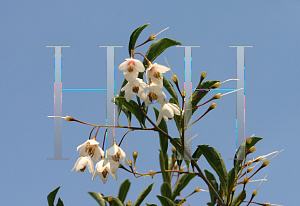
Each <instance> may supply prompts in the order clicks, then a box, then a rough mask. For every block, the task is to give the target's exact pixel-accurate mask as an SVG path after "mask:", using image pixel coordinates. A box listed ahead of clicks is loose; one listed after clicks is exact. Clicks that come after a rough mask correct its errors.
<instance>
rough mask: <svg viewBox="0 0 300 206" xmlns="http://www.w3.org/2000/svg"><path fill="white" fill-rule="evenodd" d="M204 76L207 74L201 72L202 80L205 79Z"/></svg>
mask: <svg viewBox="0 0 300 206" xmlns="http://www.w3.org/2000/svg"><path fill="white" fill-rule="evenodd" d="M206 75H207V72H205V71H202V72H201V79H204V78H205V77H206Z"/></svg>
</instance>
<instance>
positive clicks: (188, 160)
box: [171, 138, 191, 171]
mask: <svg viewBox="0 0 300 206" xmlns="http://www.w3.org/2000/svg"><path fill="white" fill-rule="evenodd" d="M173 139H174V140H175V141H176V142H178V143H179V144H180V145H182V144H181V138H173ZM171 144H173V143H172V142H171ZM173 146H174V147H175V148H176V151H177V152H179V154H180V155H181V158H180V157H178V156H177V157H176V158H178V159H179V160H180V159H183V160H184V162H185V164H186V167H187V169H188V171H189V165H190V163H191V160H190V159H189V158H188V157H187V156H185V155H184V152H183V151H182V149H181V148H179V147H178V146H177V145H175V144H173ZM184 149H185V150H186V151H187V152H188V153H189V154H191V150H190V148H189V146H188V144H187V143H186V142H184ZM177 162H178V161H177ZM179 164H180V163H179ZM179 164H178V166H179Z"/></svg>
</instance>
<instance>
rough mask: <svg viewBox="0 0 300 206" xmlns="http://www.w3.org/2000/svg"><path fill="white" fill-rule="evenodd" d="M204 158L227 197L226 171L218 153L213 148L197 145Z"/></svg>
mask: <svg viewBox="0 0 300 206" xmlns="http://www.w3.org/2000/svg"><path fill="white" fill-rule="evenodd" d="M198 148H200V150H201V152H202V153H203V155H204V157H205V158H206V160H207V161H208V163H209V164H210V166H211V167H212V168H213V169H214V170H215V172H216V173H217V175H218V176H219V179H220V182H221V187H222V189H223V191H224V194H225V196H227V192H228V191H227V170H226V167H225V164H224V161H223V159H222V157H221V155H220V153H219V152H218V151H217V150H216V149H215V148H213V147H209V146H208V145H198Z"/></svg>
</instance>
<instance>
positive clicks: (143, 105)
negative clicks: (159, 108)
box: [142, 102, 149, 126]
mask: <svg viewBox="0 0 300 206" xmlns="http://www.w3.org/2000/svg"><path fill="white" fill-rule="evenodd" d="M142 107H143V110H144V112H145V113H146V114H147V113H148V108H149V106H146V104H145V102H143V103H142ZM142 124H143V125H145V126H146V117H145V116H144V115H142Z"/></svg>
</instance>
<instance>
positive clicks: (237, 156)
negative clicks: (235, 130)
mask: <svg viewBox="0 0 300 206" xmlns="http://www.w3.org/2000/svg"><path fill="white" fill-rule="evenodd" d="M262 139H263V138H262V137H252V141H251V143H250V144H249V146H248V148H250V147H252V146H254V145H255V144H256V143H257V142H258V141H260V140H262ZM245 149H246V148H245V142H243V144H241V145H240V146H239V149H238V151H237V153H236V154H235V157H234V161H233V166H234V168H235V171H236V173H238V172H239V171H240V164H241V162H242V160H243V159H244V156H245Z"/></svg>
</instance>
